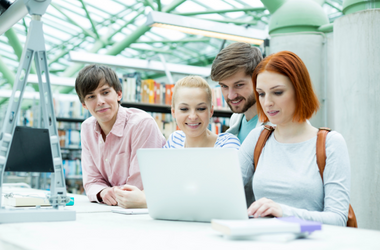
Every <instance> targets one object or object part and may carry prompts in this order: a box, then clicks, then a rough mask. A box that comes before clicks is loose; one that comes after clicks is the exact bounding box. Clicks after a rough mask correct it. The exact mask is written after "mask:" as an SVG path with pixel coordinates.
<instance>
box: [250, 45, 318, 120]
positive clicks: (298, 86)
mask: <svg viewBox="0 0 380 250" xmlns="http://www.w3.org/2000/svg"><path fill="white" fill-rule="evenodd" d="M264 71H270V72H274V73H278V74H281V75H284V76H287V77H288V78H289V79H290V81H291V82H292V84H293V87H294V91H295V98H296V100H295V102H296V110H295V112H294V116H293V121H296V122H305V121H306V120H307V119H310V118H311V117H312V116H313V114H314V113H316V112H317V111H318V109H319V101H318V98H317V95H316V94H315V92H314V90H313V85H312V83H311V79H310V75H309V72H308V71H307V68H306V66H305V64H304V63H303V61H302V60H301V58H299V57H298V56H297V55H296V54H295V53H293V52H290V51H280V52H277V53H275V54H272V55H269V56H268V57H266V58H264V60H262V61H261V62H260V63H259V65H257V67H256V68H255V70H254V72H253V74H252V82H253V89H254V92H255V96H256V100H259V94H258V93H257V91H256V86H257V76H258V75H259V74H260V73H262V72H264ZM256 103H257V112H258V114H259V119H260V121H262V122H268V121H269V119H268V117H267V116H266V115H265V112H264V111H263V108H262V107H261V104H260V102H259V101H257V102H256Z"/></svg>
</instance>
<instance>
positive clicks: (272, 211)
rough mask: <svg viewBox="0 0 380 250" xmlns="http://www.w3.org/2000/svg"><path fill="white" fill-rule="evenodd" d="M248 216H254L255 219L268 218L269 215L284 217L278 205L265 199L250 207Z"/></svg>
mask: <svg viewBox="0 0 380 250" xmlns="http://www.w3.org/2000/svg"><path fill="white" fill-rule="evenodd" d="M248 215H253V217H254V218H258V217H266V216H269V215H272V216H274V217H282V208H281V206H280V205H279V204H278V203H276V202H274V201H272V200H270V199H267V198H265V197H264V198H261V199H259V200H257V201H255V202H254V203H252V204H251V206H249V208H248Z"/></svg>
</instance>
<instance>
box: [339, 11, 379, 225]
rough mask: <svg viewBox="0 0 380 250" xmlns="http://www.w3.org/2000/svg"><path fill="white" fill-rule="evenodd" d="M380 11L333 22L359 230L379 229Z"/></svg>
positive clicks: (341, 116) (344, 132) (342, 129)
mask: <svg viewBox="0 0 380 250" xmlns="http://www.w3.org/2000/svg"><path fill="white" fill-rule="evenodd" d="M379 24H380V9H371V10H363V11H359V12H355V13H352V14H349V15H346V16H343V17H341V18H339V19H337V20H336V21H335V23H334V43H335V46H334V49H335V65H334V71H335V72H334V75H335V76H334V78H335V84H334V127H335V128H336V130H337V131H338V132H340V133H341V134H342V135H343V136H344V138H345V139H346V142H347V146H348V151H349V153H350V160H351V204H352V206H353V208H354V210H355V213H356V216H357V220H358V225H359V227H360V228H367V229H377V230H380V116H379V114H380V112H379V107H380V97H379V96H380V42H379V41H380V28H379Z"/></svg>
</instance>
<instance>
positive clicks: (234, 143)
mask: <svg viewBox="0 0 380 250" xmlns="http://www.w3.org/2000/svg"><path fill="white" fill-rule="evenodd" d="M221 147H222V148H234V149H236V150H239V148H240V140H239V138H237V137H236V136H234V135H233V134H230V133H225V135H224V141H223V143H222V145H221Z"/></svg>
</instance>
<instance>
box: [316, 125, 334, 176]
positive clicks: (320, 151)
mask: <svg viewBox="0 0 380 250" xmlns="http://www.w3.org/2000/svg"><path fill="white" fill-rule="evenodd" d="M330 131H331V129H330V128H326V127H321V128H319V131H318V134H317V164H318V168H319V174H320V175H321V178H322V182H323V171H324V170H325V165H326V137H327V134H328V133H329V132H330Z"/></svg>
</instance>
